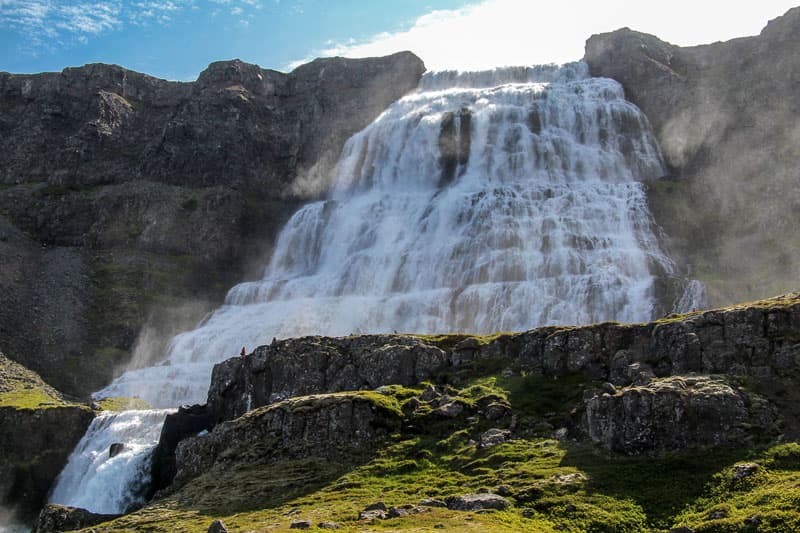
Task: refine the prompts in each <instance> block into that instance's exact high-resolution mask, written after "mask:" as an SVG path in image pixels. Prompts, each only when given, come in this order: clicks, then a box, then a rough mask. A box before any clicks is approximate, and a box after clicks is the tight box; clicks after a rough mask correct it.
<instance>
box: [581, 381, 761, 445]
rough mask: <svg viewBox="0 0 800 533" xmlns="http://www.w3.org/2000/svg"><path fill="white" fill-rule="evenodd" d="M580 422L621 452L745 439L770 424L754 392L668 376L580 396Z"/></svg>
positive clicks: (722, 383) (594, 437)
mask: <svg viewBox="0 0 800 533" xmlns="http://www.w3.org/2000/svg"><path fill="white" fill-rule="evenodd" d="M585 408H586V409H585V414H584V416H583V420H582V426H583V429H584V431H585V432H586V434H587V435H588V436H589V437H590V438H591V440H592V441H594V442H595V443H597V444H600V445H602V446H604V447H606V448H608V449H611V450H614V451H619V452H622V453H626V454H637V453H647V452H655V451H663V450H680V449H685V448H692V447H700V446H720V445H730V444H736V443H743V442H746V441H747V439H748V438H749V437H750V436H751V435H753V434H763V433H768V432H769V431H771V430H773V429H774V424H775V414H774V412H773V410H772V408H771V407H770V406H769V405H768V404H767V403H766V402H765V401H764V400H763V399H761V398H759V397H758V396H756V395H753V394H750V393H747V392H745V391H743V390H741V389H739V388H737V387H735V386H732V385H730V384H728V383H727V382H725V381H724V380H723V379H719V378H712V377H708V376H689V377H685V376H684V377H680V376H674V377H670V378H665V379H661V380H657V381H654V382H652V383H650V384H648V385H644V386H638V387H637V386H633V387H625V388H622V389H621V390H620V392H619V393H618V394H616V395H615V396H610V395H598V396H593V397H592V398H590V399H588V400H586V401H585Z"/></svg>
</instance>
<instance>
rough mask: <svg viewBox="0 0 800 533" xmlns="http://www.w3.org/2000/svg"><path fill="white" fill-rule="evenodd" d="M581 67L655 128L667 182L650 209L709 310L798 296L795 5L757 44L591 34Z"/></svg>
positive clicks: (799, 56) (652, 188)
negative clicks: (699, 284)
mask: <svg viewBox="0 0 800 533" xmlns="http://www.w3.org/2000/svg"><path fill="white" fill-rule="evenodd" d="M584 60H585V61H586V62H587V63H588V64H589V67H590V70H591V73H592V74H593V75H595V76H606V77H610V78H614V79H616V80H618V81H619V82H620V83H622V85H623V87H624V88H625V93H626V96H627V98H628V99H630V100H631V101H632V102H634V103H635V104H636V105H638V106H639V107H640V108H641V109H642V110H643V111H644V112H645V114H646V115H647V117H648V118H649V120H650V122H651V123H652V125H653V129H654V131H655V133H656V135H657V137H658V139H659V142H660V144H661V147H662V150H663V153H664V156H665V159H666V162H667V164H668V166H669V169H670V176H669V179H667V180H661V181H656V182H654V183H651V184H649V190H648V198H649V202H650V207H651V210H652V211H653V214H654V216H655V218H656V220H657V222H658V223H659V224H660V225H661V226H662V227H663V228H664V229H665V230H666V232H667V234H668V235H669V236H670V238H671V244H672V248H673V249H674V252H677V254H678V257H679V258H680V260H679V263H684V264H686V263H688V264H689V265H690V267H691V272H690V274H691V275H692V276H694V277H697V278H699V279H700V280H702V281H703V282H705V283H706V285H707V287H708V293H709V297H710V300H711V303H712V305H728V304H730V303H733V302H736V301H743V300H747V299H754V298H763V297H766V296H770V295H773V294H780V293H783V292H786V291H789V290H796V282H797V279H798V276H800V237H799V236H798V233H797V231H795V228H794V227H793V222H791V221H792V220H794V218H795V215H796V213H797V212H798V210H800V192H798V189H797V187H796V183H797V180H798V178H799V177H800V171H798V167H797V164H796V162H797V160H798V158H800V143H798V142H797V140H798V135H800V130H798V127H797V124H798V120H799V119H800V103H798V100H797V98H796V94H797V85H798V83H799V82H800V78H798V74H797V73H798V72H800V8H794V9H791V10H790V11H788V12H787V13H786V14H785V15H784V16H782V17H780V18H777V19H775V20H773V21H771V22H770V23H769V24H768V25H767V26H766V27H765V28H764V30H763V31H762V32H761V34H760V35H758V36H755V37H748V38H742V39H734V40H732V41H728V42H723V43H714V44H710V45H704V46H694V47H688V48H682V47H678V46H674V45H671V44H669V43H666V42H664V41H661V40H660V39H658V38H657V37H654V36H652V35H647V34H643V33H639V32H636V31H632V30H629V29H622V30H618V31H615V32H611V33H606V34H602V35H594V36H592V37H591V38H590V39H589V40H588V41H587V43H586V53H585V56H584ZM793 214H795V215H793ZM681 256H682V257H681Z"/></svg>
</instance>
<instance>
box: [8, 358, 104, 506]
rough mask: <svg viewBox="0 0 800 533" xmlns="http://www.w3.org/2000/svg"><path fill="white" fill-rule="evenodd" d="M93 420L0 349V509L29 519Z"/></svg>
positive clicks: (85, 409)
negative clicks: (7, 509) (8, 509)
mask: <svg viewBox="0 0 800 533" xmlns="http://www.w3.org/2000/svg"><path fill="white" fill-rule="evenodd" d="M93 418H94V414H93V412H92V410H91V409H89V408H88V407H86V406H84V405H76V404H72V403H69V402H67V401H65V400H64V399H63V398H62V396H61V394H60V393H58V392H57V391H56V390H55V389H53V388H52V387H50V386H49V385H47V384H46V383H44V382H43V381H42V379H41V378H40V377H39V376H38V375H36V374H35V373H34V372H32V371H30V370H28V369H26V368H24V367H23V366H22V365H19V364H17V363H15V362H14V361H11V360H10V359H8V358H7V357H5V356H4V355H3V354H2V353H0V457H2V460H0V507H8V508H15V509H16V512H17V515H18V518H19V520H21V521H23V522H30V521H32V520H33V519H34V518H35V517H36V514H37V513H38V512H39V509H41V507H42V505H43V504H44V502H45V501H46V497H47V493H48V491H49V490H50V487H51V485H52V484H53V481H55V478H56V476H58V474H59V472H61V470H62V468H63V467H64V465H65V464H66V463H67V458H68V457H69V454H70V453H71V452H72V449H73V448H74V447H75V445H76V444H77V443H78V441H79V440H80V439H81V437H82V436H83V434H84V432H85V431H86V428H88V427H89V424H90V423H91V421H92V419H93Z"/></svg>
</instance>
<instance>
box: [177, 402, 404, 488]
mask: <svg viewBox="0 0 800 533" xmlns="http://www.w3.org/2000/svg"><path fill="white" fill-rule="evenodd" d="M370 394H375V393H370ZM400 420H401V415H400V413H398V412H394V411H392V410H389V409H386V408H385V407H383V406H382V405H381V404H380V402H378V401H375V400H374V399H373V397H371V396H369V395H366V394H365V393H357V392H356V393H339V394H323V395H318V396H304V397H300V398H296V399H293V400H285V401H282V402H279V403H276V404H273V405H270V406H267V407H262V408H259V409H256V410H254V411H250V412H248V413H247V414H245V415H243V416H241V417H239V418H237V419H236V420H233V421H230V422H224V423H222V424H219V425H217V426H216V427H215V428H214V430H213V431H211V432H210V433H209V434H208V435H204V436H198V437H191V438H188V439H184V440H182V441H181V442H180V443H179V444H178V448H177V451H176V454H175V456H176V464H177V475H176V476H175V481H174V483H173V485H172V487H173V488H175V487H180V486H182V485H183V484H185V483H186V482H187V481H188V480H190V479H192V478H194V477H197V476H199V475H200V474H203V473H205V472H207V471H208V470H209V469H210V468H211V467H212V466H214V465H215V464H221V465H224V464H228V463H236V464H237V465H241V464H246V463H247V462H248V461H263V460H268V459H269V458H270V457H273V456H279V457H280V458H282V459H285V458H302V457H308V456H314V457H321V458H329V459H336V458H338V457H341V456H352V455H353V454H358V453H361V452H368V451H370V450H372V449H373V448H374V447H375V446H377V445H379V444H380V442H381V441H382V439H383V438H384V437H386V436H387V435H389V434H390V433H391V432H392V431H394V430H396V429H397V428H399V426H400Z"/></svg>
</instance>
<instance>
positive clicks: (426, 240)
mask: <svg viewBox="0 0 800 533" xmlns="http://www.w3.org/2000/svg"><path fill="white" fill-rule="evenodd" d="M662 174H663V165H662V160H661V157H660V153H659V150H658V147H657V145H656V142H655V139H654V137H653V135H652V134H651V132H650V130H649V126H648V124H647V121H646V119H645V118H644V116H643V115H642V114H641V112H640V111H639V110H638V109H637V108H636V107H635V106H633V105H632V104H630V103H629V102H627V101H626V100H625V99H624V96H623V91H622V88H621V86H620V85H619V84H618V83H617V82H615V81H613V80H610V79H603V78H590V77H589V76H588V71H587V68H586V65H585V64H583V63H575V64H571V65H567V66H565V67H561V68H555V67H533V68H513V69H496V70H494V71H489V72H486V73H462V74H457V73H433V74H426V75H425V76H424V77H423V80H422V82H421V84H420V89H419V90H418V91H416V92H415V93H413V94H410V95H408V96H406V97H404V98H403V99H401V100H399V101H398V102H396V103H395V104H393V105H392V106H391V107H390V108H389V109H387V110H386V111H385V112H384V113H383V114H382V115H381V116H380V117H379V118H378V119H377V120H375V121H374V122H373V123H372V124H371V125H370V126H368V127H367V128H366V129H364V130H363V131H361V132H359V133H358V134H356V135H354V136H353V137H352V138H351V139H350V140H349V141H348V142H347V144H346V145H345V147H344V150H343V152H342V156H341V159H340V161H339V164H338V167H337V173H336V179H335V182H334V186H333V190H332V191H331V193H330V195H329V197H328V199H326V200H324V201H320V202H315V203H311V204H309V205H306V206H305V207H303V208H302V209H300V210H299V211H298V212H297V213H296V214H295V215H294V216H293V217H292V219H291V220H290V221H289V222H288V224H287V225H286V227H285V228H284V229H283V231H282V232H281V234H280V236H279V238H278V242H277V246H276V249H275V252H274V254H273V257H272V259H271V261H270V263H269V265H268V266H267V268H266V270H265V273H264V276H263V278H262V279H261V280H259V281H255V282H248V283H242V284H240V285H237V286H235V287H233V288H232V289H231V290H230V292H229V293H228V296H227V298H226V302H225V305H223V306H222V307H221V308H219V309H218V310H217V311H215V312H214V313H213V314H212V315H211V316H210V317H208V318H207V319H206V320H205V321H204V323H203V324H201V325H200V326H199V327H198V328H197V329H195V330H193V331H190V332H187V333H183V334H181V335H178V336H177V337H175V338H174V339H173V341H172V343H171V345H170V349H169V353H168V357H167V361H166V363H165V365H168V366H158V367H152V368H145V369H139V370H135V371H131V372H128V373H126V374H124V375H123V376H121V377H120V378H119V379H118V380H116V381H115V382H114V383H113V384H111V385H110V386H109V387H107V388H106V389H103V390H101V391H99V393H97V395H98V396H112V395H114V396H115V395H138V396H140V397H143V398H145V399H147V400H148V401H150V402H151V403H153V404H154V405H157V406H174V405H178V404H180V403H191V402H202V401H204V399H205V395H206V391H207V387H208V384H209V379H210V373H211V368H212V366H213V364H214V363H216V362H219V361H221V360H223V359H225V358H227V357H231V356H232V355H234V354H236V353H238V351H239V349H240V348H241V347H242V345H245V346H248V347H253V346H257V345H259V344H264V343H267V342H269V341H270V339H272V338H273V337H281V338H282V337H290V336H298V335H305V334H324V335H347V334H350V333H366V332H370V333H374V332H391V331H404V332H419V333H425V332H455V331H465V332H476V333H487V332H492V331H514V330H524V329H529V328H532V327H535V326H539V325H544V324H581V323H590V322H595V321H600V320H610V319H613V320H620V321H642V320H647V319H650V318H652V314H653V310H654V304H655V302H654V298H653V280H654V277H655V274H656V273H657V272H658V273H662V274H663V273H672V272H674V267H673V264H672V262H671V260H670V259H669V258H668V257H667V256H666V255H665V254H664V253H663V252H662V251H661V250H660V248H659V244H658V241H657V238H656V236H655V234H654V232H653V222H652V219H651V216H650V214H649V211H648V209H647V205H646V201H645V193H644V190H643V187H642V184H641V182H642V181H646V180H650V179H657V178H659V177H660V176H661V175H662Z"/></svg>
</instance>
